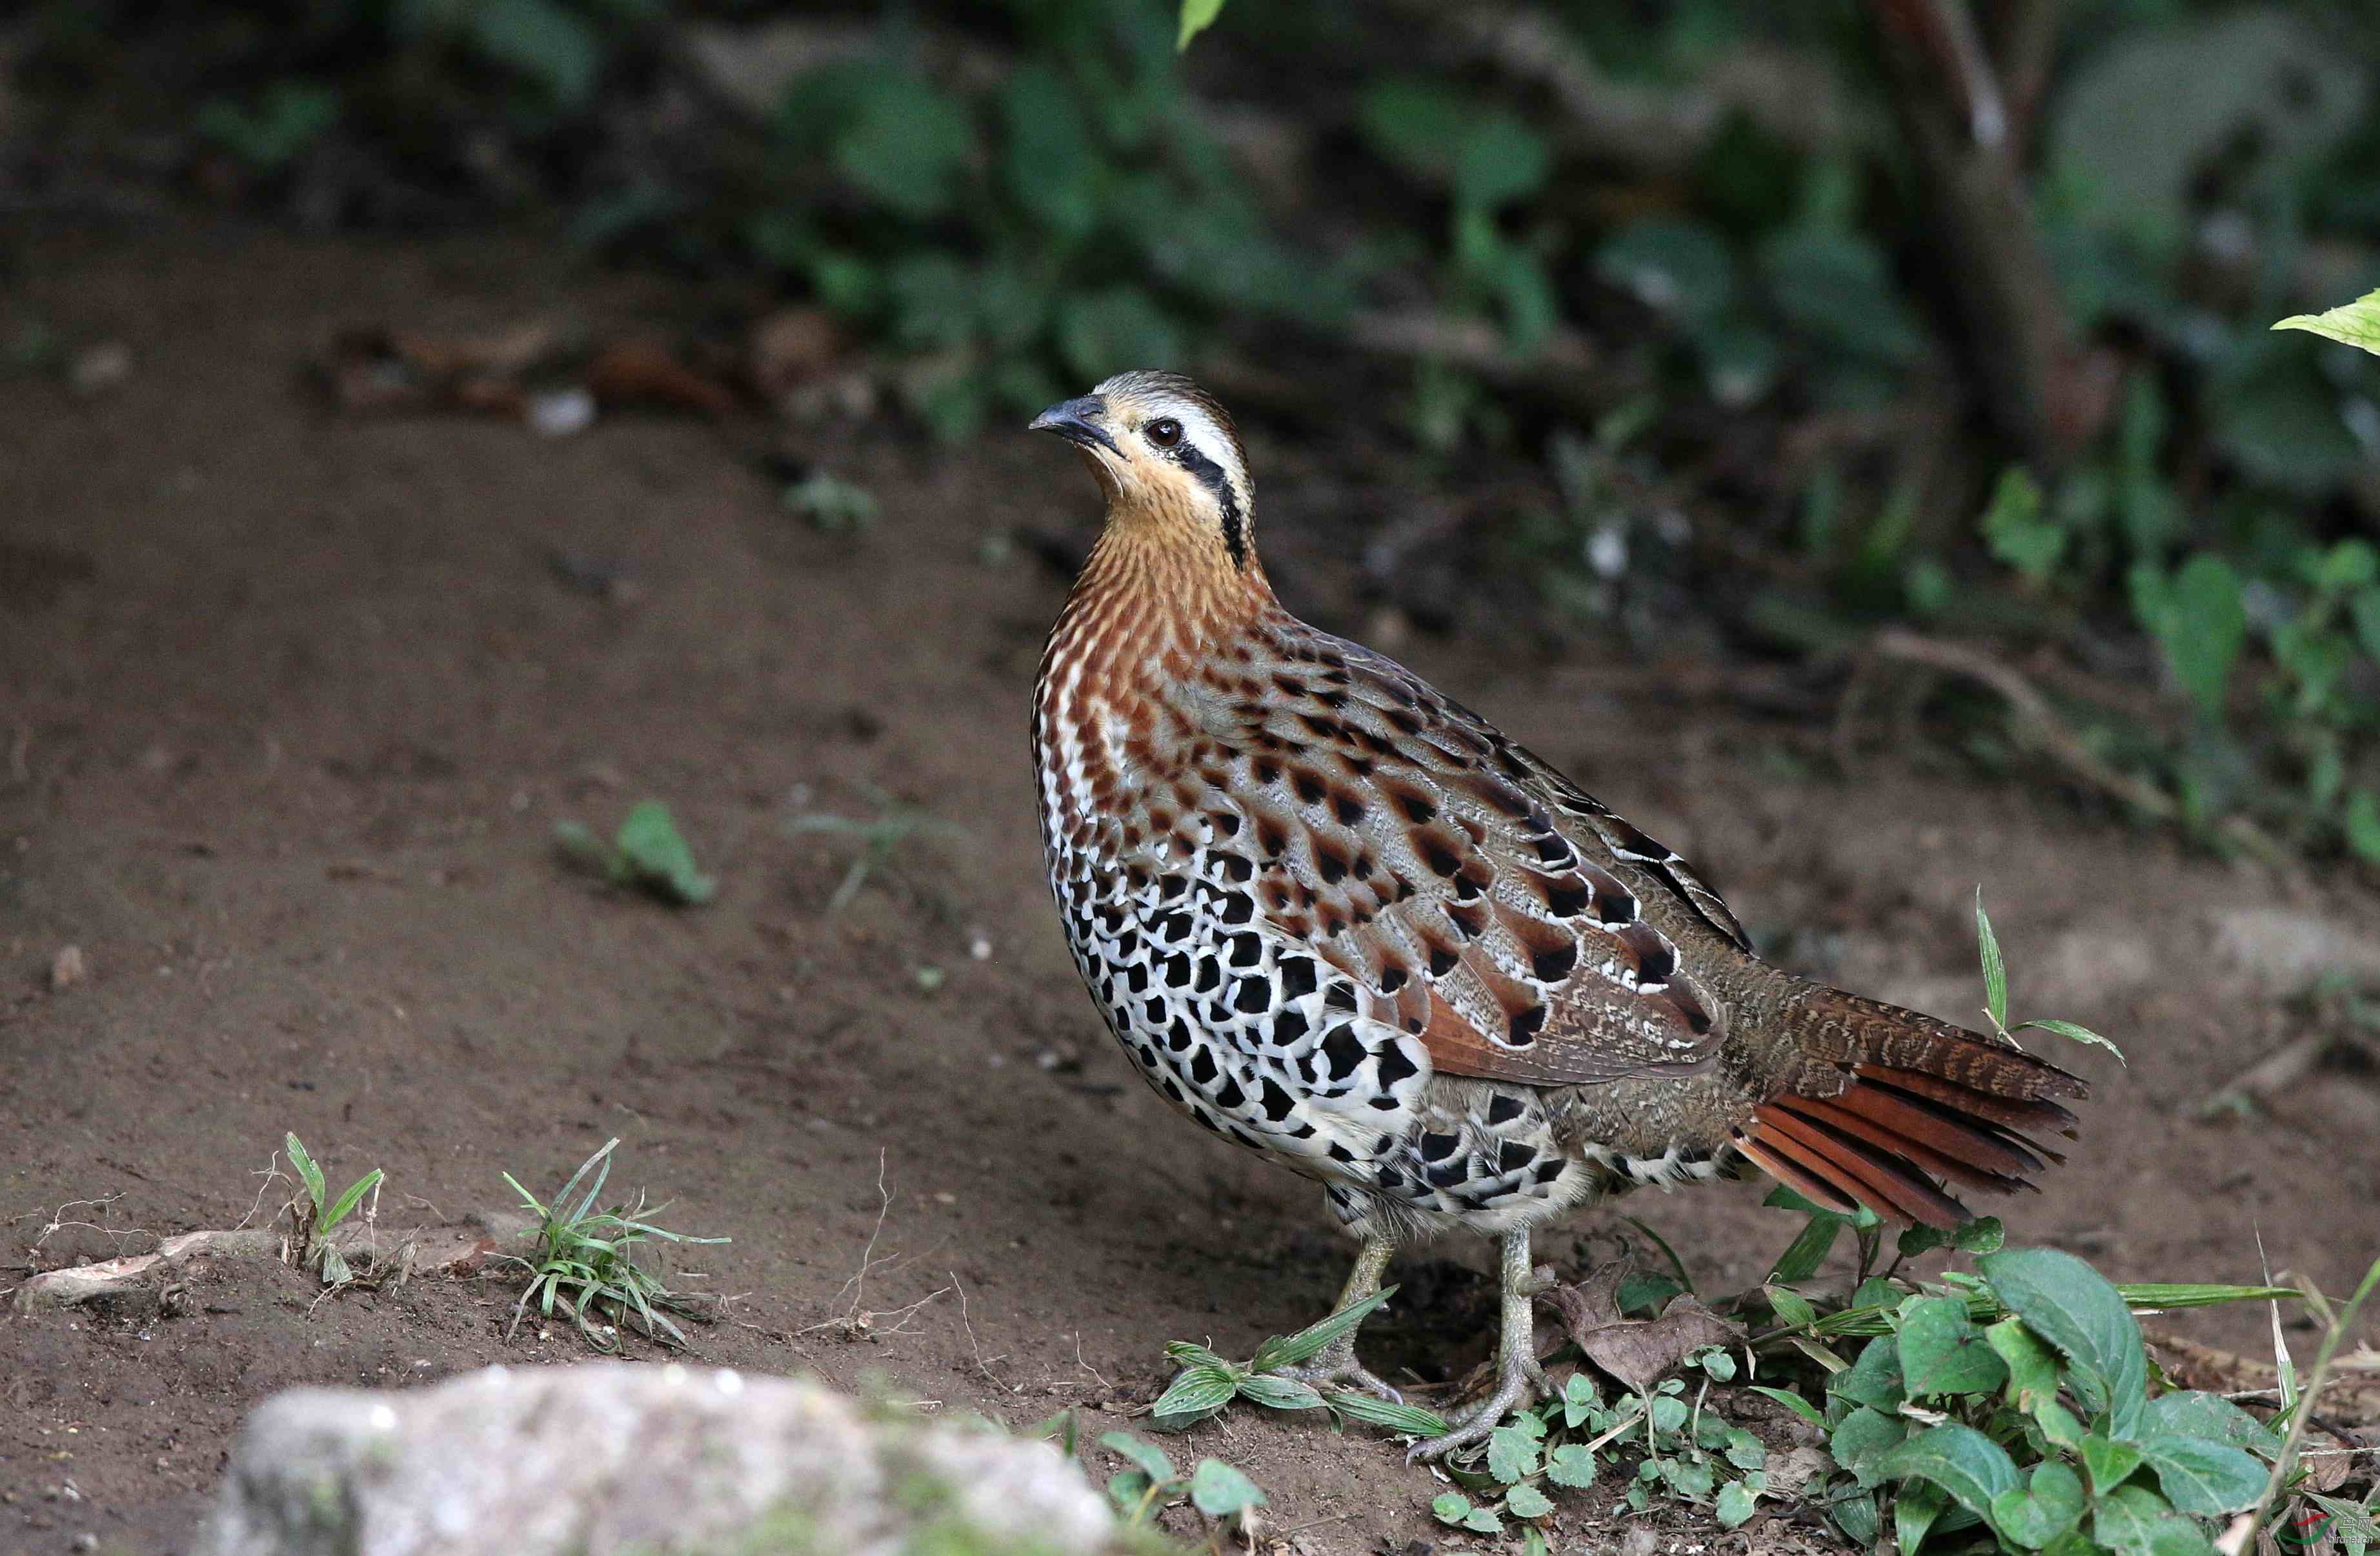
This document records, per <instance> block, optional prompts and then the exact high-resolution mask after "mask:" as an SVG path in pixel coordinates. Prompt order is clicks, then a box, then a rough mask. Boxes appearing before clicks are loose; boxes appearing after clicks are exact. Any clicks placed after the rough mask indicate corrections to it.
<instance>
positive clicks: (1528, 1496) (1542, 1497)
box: [1504, 1481, 1554, 1518]
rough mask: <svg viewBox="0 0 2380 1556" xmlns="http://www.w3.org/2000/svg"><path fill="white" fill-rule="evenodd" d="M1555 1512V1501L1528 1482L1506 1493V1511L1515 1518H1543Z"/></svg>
mask: <svg viewBox="0 0 2380 1556" xmlns="http://www.w3.org/2000/svg"><path fill="white" fill-rule="evenodd" d="M1553 1510H1554V1500H1553V1499H1552V1498H1551V1497H1549V1496H1547V1495H1546V1494H1545V1493H1544V1492H1543V1491H1540V1490H1538V1489H1536V1487H1535V1486H1532V1485H1530V1484H1529V1483H1528V1482H1527V1481H1523V1482H1522V1483H1521V1484H1520V1485H1518V1486H1515V1487H1513V1488H1512V1489H1511V1490H1509V1491H1507V1492H1505V1493H1504V1511H1505V1512H1507V1513H1511V1514H1512V1516H1513V1517H1515V1518H1543V1517H1544V1516H1545V1515H1546V1514H1547V1513H1551V1512H1552V1511H1553Z"/></svg>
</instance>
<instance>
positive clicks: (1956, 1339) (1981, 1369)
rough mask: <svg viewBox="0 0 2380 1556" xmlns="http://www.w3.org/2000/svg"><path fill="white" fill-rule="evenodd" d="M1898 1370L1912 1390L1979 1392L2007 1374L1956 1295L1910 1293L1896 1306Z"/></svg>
mask: <svg viewBox="0 0 2380 1556" xmlns="http://www.w3.org/2000/svg"><path fill="white" fill-rule="evenodd" d="M1900 1371H1901V1375H1902V1377H1903V1378H1904V1379H1905V1380H1907V1387H1908V1390H1909V1392H1910V1393H1912V1394H1913V1395H1919V1396H1924V1395H1929V1394H1980V1393H1988V1392H1993V1391H1995V1390H1997V1389H1998V1388H1999V1386H2000V1385H2001V1384H2002V1383H2004V1382H2006V1381H2007V1380H2008V1375H2009V1373H2008V1365H2007V1364H2006V1363H2005V1362H2003V1361H2001V1360H2000V1358H1999V1357H1998V1356H1997V1355H1993V1353H1992V1348H1991V1346H1990V1345H1989V1344H1988V1343H1985V1340H1984V1337H1983V1334H1982V1332H1981V1331H1978V1330H1977V1329H1976V1328H1975V1326H1974V1324H1973V1322H1972V1321H1970V1320H1969V1319H1968V1318H1967V1302H1966V1299H1965V1298H1964V1297H1959V1296H1913V1297H1911V1298H1910V1299H1909V1300H1908V1301H1907V1302H1906V1303H1904V1304H1902V1306H1901V1309H1900Z"/></svg>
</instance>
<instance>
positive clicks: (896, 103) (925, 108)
mask: <svg viewBox="0 0 2380 1556" xmlns="http://www.w3.org/2000/svg"><path fill="white" fill-rule="evenodd" d="M975 139H976V138H975V125H974V123H973V121H972V120H971V119H970V118H969V117H968V115H967V112H966V109H965V107H964V106H963V105H962V104H960V103H957V102H956V101H954V100H953V99H952V98H950V97H948V96H945V95H944V94H943V93H941V91H937V90H935V88H934V87H933V86H932V85H931V84H929V82H927V81H924V80H922V79H917V78H915V77H911V76H905V75H899V74H895V73H892V72H890V71H887V72H882V73H879V74H876V75H874V76H871V77H870V78H869V79H868V83H867V85H866V86H865V88H864V89H863V90H861V91H859V92H858V93H857V102H856V113H855V114H854V115H853V117H852V119H851V122H850V123H848V124H847V125H845V126H844V130H843V132H842V133H841V134H840V135H838V136H837V137H836V138H835V141H834V164H835V168H836V170H837V171H838V172H840V173H841V174H842V175H843V176H844V177H845V178H847V179H849V180H850V182H851V184H852V185H853V187H854V188H857V189H858V190H859V191H860V192H861V193H863V194H865V195H868V196H869V197H870V198H872V199H874V200H875V201H877V202H878V203H880V204H881V205H883V206H885V207H886V208H887V209H889V210H891V211H892V213H895V214H896V215H900V216H905V217H907V218H908V219H909V220H911V221H915V222H925V221H930V220H932V219H934V218H935V217H937V216H940V215H941V214H943V213H945V212H947V211H949V210H950V209H951V207H952V205H953V203H954V202H955V201H956V199H957V188H956V185H957V181H958V177H959V175H960V173H961V172H962V171H963V170H964V169H965V166H966V164H967V160H968V159H969V158H970V157H971V156H973V155H974V153H975Z"/></svg>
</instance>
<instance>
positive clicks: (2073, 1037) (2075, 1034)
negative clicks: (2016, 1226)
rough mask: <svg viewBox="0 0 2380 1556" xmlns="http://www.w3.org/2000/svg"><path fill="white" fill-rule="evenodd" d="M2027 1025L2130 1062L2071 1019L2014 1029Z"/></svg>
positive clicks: (2105, 1040) (2019, 1029) (2118, 1049)
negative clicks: (2100, 1049) (2102, 1049)
mask: <svg viewBox="0 0 2380 1556" xmlns="http://www.w3.org/2000/svg"><path fill="white" fill-rule="evenodd" d="M2026 1027H2040V1028H2041V1029H2042V1030H2043V1031H2045V1032H2049V1033H2053V1034H2055V1035H2056V1036H2058V1037H2061V1038H2064V1039H2066V1040H2067V1041H2069V1042H2077V1043H2088V1044H2090V1045H2092V1046H2094V1047H2096V1048H2104V1049H2106V1050H2107V1052H2110V1053H2112V1054H2114V1055H2115V1056H2116V1060H2117V1063H2119V1064H2123V1065H2125V1066H2127V1067H2130V1065H2131V1060H2129V1059H2127V1058H2125V1057H2124V1051H2123V1050H2122V1049H2120V1048H2118V1047H2117V1046H2116V1045H2115V1044H2114V1043H2112V1042H2110V1041H2108V1040H2107V1039H2106V1038H2103V1037H2101V1036H2100V1035H2099V1034H2098V1033H2096V1032H2095V1031H2093V1030H2091V1028H2090V1027H2078V1026H2076V1025H2075V1024H2074V1023H2073V1022H2071V1021H2027V1022H2023V1023H2021V1024H2020V1025H2019V1026H2018V1027H2016V1028H2015V1029H2016V1030H2017V1031H2020V1032H2022V1031H2023V1030H2025V1028H2026ZM1992 1224H1993V1225H1994V1226H1998V1224H1999V1223H1998V1222H1993V1223H1992ZM1979 1251H1982V1252H1986V1253H1987V1252H1990V1251H1991V1250H1989V1249H1983V1250H1979Z"/></svg>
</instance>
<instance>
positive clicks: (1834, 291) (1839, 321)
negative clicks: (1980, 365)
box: [1756, 224, 1925, 367]
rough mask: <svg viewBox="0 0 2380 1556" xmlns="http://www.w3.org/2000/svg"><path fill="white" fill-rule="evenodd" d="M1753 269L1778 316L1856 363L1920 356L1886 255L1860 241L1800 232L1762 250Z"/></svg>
mask: <svg viewBox="0 0 2380 1556" xmlns="http://www.w3.org/2000/svg"><path fill="white" fill-rule="evenodd" d="M1756 258H1757V262H1758V269H1759V273H1760V279H1761V282H1762V285H1763V286H1764V287H1765V288H1766V290H1767V294H1768V300H1769V302H1770V304H1771V305H1772V306H1773V307H1774V308H1775V309H1776V310H1777V313H1778V316H1779V318H1781V319H1782V320H1783V321H1784V322H1786V324H1787V325H1788V326H1790V327H1791V329H1792V330H1793V331H1794V332H1795V333H1797V334H1801V335H1803V337H1805V338H1806V339H1808V340H1809V341H1811V342H1812V343H1814V344H1815V345H1817V346H1821V347H1828V348H1831V349H1832V351H1834V352H1836V353H1840V355H1842V356H1845V357H1849V358H1852V359H1856V360H1857V362H1859V363H1864V364H1872V365H1878V366H1887V367H1889V366H1894V365H1897V364H1900V363H1905V362H1908V361H1911V360H1913V359H1915V358H1916V357H1917V356H1918V354H1919V353H1920V352H1922V351H1923V350H1924V349H1925V336H1924V334H1922V333H1921V332H1920V331H1919V329H1918V327H1917V324H1916V322H1915V321H1914V319H1913V317H1912V316H1911V314H1910V312H1909V310H1908V308H1907V305H1906V304H1904V303H1903V302H1902V301H1901V298H1902V297H1903V296H1904V295H1905V294H1904V293H1903V292H1902V291H1901V289H1900V287H1899V286H1896V285H1895V284H1894V282H1893V279H1892V273H1891V266H1890V264H1889V263H1888V261H1886V259H1885V255H1884V250H1883V249H1880V248H1878V247H1877V246H1876V243H1875V242H1873V241H1872V240H1871V239H1869V238H1867V237H1863V236H1862V235H1860V234H1859V233H1856V232H1852V231H1850V230H1847V229H1842V228H1834V227H1827V226H1820V225H1809V224H1804V225H1797V226H1791V227H1787V228H1785V229H1783V230H1781V231H1779V232H1777V233H1775V234H1772V235H1771V236H1770V237H1767V238H1766V239H1764V240H1763V241H1762V243H1761V244H1760V247H1759V250H1758V253H1757V256H1756Z"/></svg>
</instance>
